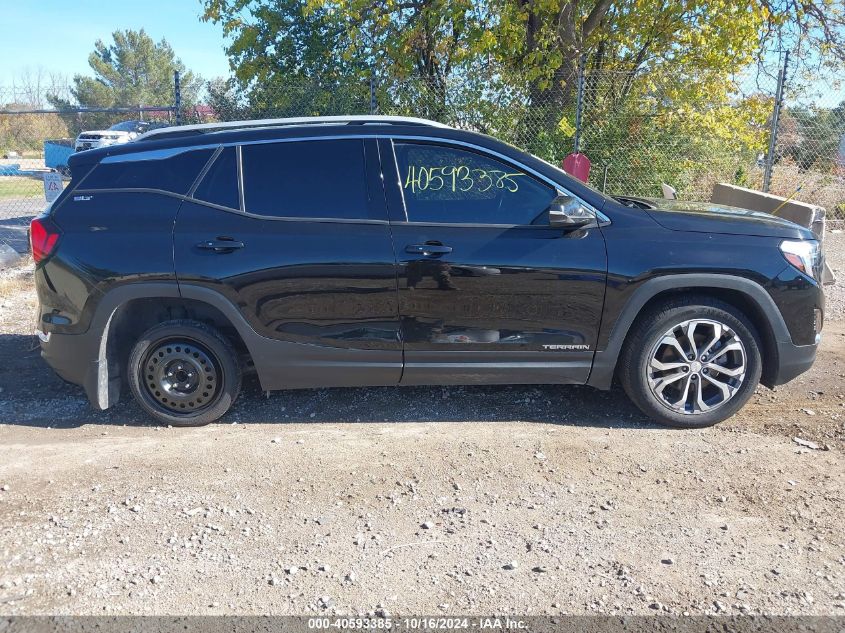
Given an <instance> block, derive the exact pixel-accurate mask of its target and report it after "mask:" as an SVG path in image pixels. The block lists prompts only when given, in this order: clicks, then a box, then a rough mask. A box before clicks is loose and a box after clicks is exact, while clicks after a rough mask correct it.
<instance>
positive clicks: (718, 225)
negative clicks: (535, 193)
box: [617, 196, 816, 240]
mask: <svg viewBox="0 0 845 633" xmlns="http://www.w3.org/2000/svg"><path fill="white" fill-rule="evenodd" d="M617 199H618V200H619V201H620V202H622V204H625V205H626V206H633V207H639V208H641V209H643V210H644V211H645V212H646V213H648V214H649V216H651V218H652V219H653V220H654V221H655V222H657V223H658V224H659V225H660V226H662V227H663V228H666V229H669V230H671V231H693V232H697V233H726V234H729V235H753V236H758V237H782V238H788V239H803V240H810V239H816V237H815V235H814V234H813V232H812V231H810V229H807V228H805V227H803V226H800V225H798V224H795V223H794V222H790V221H789V220H784V219H783V218H779V217H777V216H774V215H770V214H768V213H761V212H760V211H751V210H749V209H740V208H738V207H729V206H727V205H723V204H713V203H711V202H687V201H683V200H665V199H650V198H632V197H627V196H626V197H622V198H617Z"/></svg>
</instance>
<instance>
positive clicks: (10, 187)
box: [0, 176, 44, 200]
mask: <svg viewBox="0 0 845 633" xmlns="http://www.w3.org/2000/svg"><path fill="white" fill-rule="evenodd" d="M35 197H40V198H43V197H44V181H42V180H36V179H35V178H26V177H23V176H0V200H2V199H7V198H35Z"/></svg>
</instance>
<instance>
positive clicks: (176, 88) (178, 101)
mask: <svg viewBox="0 0 845 633" xmlns="http://www.w3.org/2000/svg"><path fill="white" fill-rule="evenodd" d="M173 96H174V98H173V108H174V109H175V110H176V125H182V83H181V82H180V81H179V71H178V70H174V71H173Z"/></svg>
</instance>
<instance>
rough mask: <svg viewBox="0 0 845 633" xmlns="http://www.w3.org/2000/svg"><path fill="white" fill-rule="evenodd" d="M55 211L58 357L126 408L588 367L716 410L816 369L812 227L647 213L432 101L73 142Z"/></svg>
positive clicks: (677, 416) (165, 415)
mask: <svg viewBox="0 0 845 633" xmlns="http://www.w3.org/2000/svg"><path fill="white" fill-rule="evenodd" d="M70 168H71V171H72V181H71V182H70V184H69V186H68V187H67V188H66V189H65V191H64V192H63V194H62V195H61V196H60V197H59V198H58V199H57V200H56V202H55V203H54V204H53V205H52V206H51V208H49V209H47V210H46V211H45V212H44V213H42V214H41V215H40V216H38V217H37V218H36V219H35V220H33V222H32V226H31V241H32V254H33V257H34V259H35V261H36V262H37V267H36V284H37V288H38V296H39V300H40V304H41V308H40V313H39V319H40V326H39V327H40V329H39V333H38V334H39V337H40V339H41V347H42V355H43V356H44V358H45V359H46V360H47V362H48V363H49V364H50V365H52V366H53V368H54V369H55V370H56V371H57V372H58V373H59V375H60V376H62V377H63V378H65V379H67V380H69V381H71V382H73V383H77V384H80V385H82V386H83V387H84V388H85V391H86V393H87V394H88V397H89V399H90V400H91V402H92V403H93V405H94V406H95V407H98V408H100V409H105V408H107V407H109V406H111V405H112V404H114V403H115V402H116V401H117V400H118V398H119V397H120V396H121V393H122V392H125V390H126V388H128V389H129V390H131V392H132V394H133V395H134V397H135V398H136V399H137V401H138V402H139V403H140V405H141V406H142V407H143V408H144V409H146V410H147V411H148V412H149V413H150V414H152V415H153V416H154V417H155V418H157V419H158V420H160V421H162V422H165V423H167V424H173V425H196V424H205V423H208V422H211V421H213V420H216V419H217V418H219V417H220V416H222V415H223V414H224V413H225V412H226V411H227V410H228V409H229V407H230V406H231V405H232V403H233V402H234V401H235V398H236V397H237V396H238V391H239V389H240V385H241V375H242V374H244V373H245V372H251V371H254V372H256V373H257V376H258V380H259V381H260V384H261V388H262V389H264V390H268V391H269V390H280V389H295V388H306V387H340V386H343V387H350V386H368V385H432V384H440V385H451V384H501V383H510V384H514V383H529V384H531V383H556V384H587V385H591V386H593V387H597V388H599V389H609V388H610V387H611V385H612V384H613V381H614V377H618V379H619V382H621V384H622V386H623V387H624V389H625V391H626V392H627V393H628V395H629V396H630V397H631V399H632V400H633V401H634V402H635V403H636V404H637V405H638V406H639V407H640V408H641V409H642V410H643V411H644V412H645V413H646V414H647V415H648V416H649V417H651V418H652V419H654V420H656V421H658V422H661V423H664V424H669V425H675V426H681V427H701V426H707V425H710V424H713V423H715V422H718V421H720V420H723V419H725V418H727V417H729V416H730V415H732V414H733V413H735V412H736V411H737V410H738V409H739V408H740V407H741V406H742V405H743V404H744V403H745V402H746V401H747V400H748V398H749V397H750V396H751V394H752V393H753V392H754V390H755V388H756V387H757V384H758V382H762V383H763V384H765V385H768V386H770V387H771V386H774V385H779V384H782V383H785V382H787V381H789V380H791V379H793V378H795V377H796V376H797V375H798V374H800V373H801V372H803V371H805V370H806V369H808V368H809V367H810V365H811V364H812V363H813V360H814V358H815V354H816V347H817V344H818V342H819V338H820V334H819V333H820V331H821V329H822V319H823V307H824V296H823V293H822V289H821V286H820V284H819V278H820V271H821V267H822V256H821V253H820V249H819V245H818V242H817V241H816V239H815V237H814V235H813V234H812V233H811V232H810V231H808V230H806V229H804V228H801V227H799V226H797V225H795V224H792V223H790V222H786V221H783V220H780V219H778V218H775V217H772V216H769V215H766V214H760V213H754V212H751V211H744V210H740V209H733V208H726V207H722V208H710V209H708V210H701V209H697V208H686V209H679V210H669V209H665V208H660V209H658V208H653V207H652V208H649V209H643V208H638V205H636V204H634V203H632V201H631V200H624V199H622V200H617V199H613V198H610V197H607V196H605V195H603V194H601V193H599V192H597V191H595V190H593V189H591V188H590V187H588V186H587V185H585V184H583V183H581V182H579V181H577V180H575V179H573V178H571V177H569V176H568V175H567V174H565V173H564V172H562V171H561V170H559V169H558V168H556V167H554V166H552V165H550V164H548V163H546V162H544V161H542V160H539V159H537V158H535V157H533V156H530V155H528V154H525V153H523V152H521V151H519V150H517V149H515V148H514V147H511V146H510V145H507V144H505V143H501V142H499V141H496V140H495V139H492V138H490V137H488V136H483V135H481V134H476V133H472V132H466V131H461V130H456V129H452V128H449V127H445V126H443V125H439V124H436V123H432V122H430V121H423V120H419V119H402V118H393V117H326V118H316V119H282V120H270V121H251V122H242V123H237V124H217V125H215V124H211V125H199V126H189V127H183V128H166V129H162V130H155V131H152V132H149V133H147V134H145V135H144V136H142V137H140V138H139V139H138V140H136V141H134V142H132V143H128V144H126V145H121V146H113V147H106V148H102V149H95V150H91V151H87V152H81V153H79V154H75V155H74V156H73V157H72V158H71V159H70Z"/></svg>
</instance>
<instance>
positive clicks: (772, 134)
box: [763, 51, 789, 193]
mask: <svg viewBox="0 0 845 633" xmlns="http://www.w3.org/2000/svg"><path fill="white" fill-rule="evenodd" d="M788 67H789V51H786V52H785V53H784V56H783V65H782V66H781V67H780V73H779V74H778V88H777V92H776V93H775V106H774V108H773V110H772V126H771V129H770V130H769V153H768V155H767V156H766V165H765V168H764V170H763V191H764V192H765V193H769V185H770V184H771V183H772V168H773V167H774V162H775V149H776V148H777V141H778V122H779V121H780V110H781V107H783V87H784V84H785V83H786V71H787V68H788Z"/></svg>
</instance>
